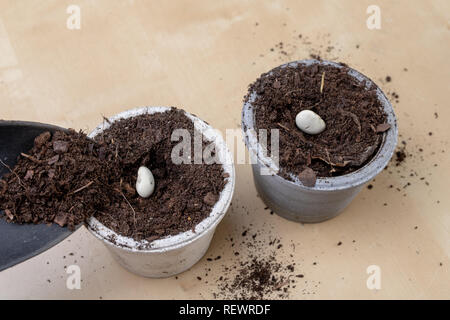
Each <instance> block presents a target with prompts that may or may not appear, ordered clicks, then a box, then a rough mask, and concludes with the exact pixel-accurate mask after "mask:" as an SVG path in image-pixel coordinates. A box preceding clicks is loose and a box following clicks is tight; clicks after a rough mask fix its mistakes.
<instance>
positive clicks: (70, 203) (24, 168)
mask: <svg viewBox="0 0 450 320" xmlns="http://www.w3.org/2000/svg"><path fill="white" fill-rule="evenodd" d="M98 147H99V146H98V145H97V144H95V143H94V142H93V141H92V140H90V139H88V138H87V137H86V135H85V134H83V133H81V132H80V133H78V132H75V131H73V130H69V131H68V132H63V131H57V132H55V133H54V134H53V135H52V134H51V133H50V132H48V131H47V132H44V133H42V134H41V135H39V136H38V137H36V139H35V140H34V147H33V148H32V149H31V150H30V151H29V152H28V153H22V154H21V155H20V156H19V158H18V161H17V164H16V165H15V167H14V168H13V169H12V171H11V172H10V173H7V174H5V175H4V176H3V178H2V180H0V210H4V211H5V217H6V219H7V220H8V221H10V222H14V223H20V224H22V223H52V222H54V223H57V224H59V225H60V226H66V225H68V226H69V228H70V229H74V228H75V226H76V225H78V224H79V223H81V222H83V221H84V220H85V219H86V218H87V217H90V216H92V215H93V214H94V213H95V212H96V211H97V210H98V209H101V208H102V207H103V205H104V203H105V202H107V201H108V193H109V189H107V188H105V186H104V185H103V184H101V183H99V182H98V181H105V178H106V177H108V169H109V168H108V166H107V164H105V163H103V159H102V158H103V157H102V156H101V154H99V149H98Z"/></svg>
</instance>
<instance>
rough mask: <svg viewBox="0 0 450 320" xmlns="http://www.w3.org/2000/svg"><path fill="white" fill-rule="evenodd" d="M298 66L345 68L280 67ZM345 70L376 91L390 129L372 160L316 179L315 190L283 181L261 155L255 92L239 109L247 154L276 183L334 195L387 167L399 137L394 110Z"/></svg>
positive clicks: (362, 77)
mask: <svg viewBox="0 0 450 320" xmlns="http://www.w3.org/2000/svg"><path fill="white" fill-rule="evenodd" d="M299 64H302V65H305V66H308V65H312V64H320V65H332V66H335V67H337V68H344V65H341V64H339V63H336V62H333V61H327V60H316V59H307V60H299V61H292V62H289V63H286V64H283V65H281V66H280V67H281V68H286V67H296V66H298V65H299ZM345 67H347V66H345ZM347 68H349V72H348V74H349V75H351V76H352V77H354V78H355V79H356V80H358V81H359V82H364V81H366V88H369V87H370V86H374V88H376V93H377V97H378V100H379V101H380V103H381V105H382V106H383V109H384V112H385V113H386V116H387V123H389V124H390V125H391V128H390V129H389V130H388V131H387V132H385V133H384V134H383V139H382V141H381V145H380V147H379V148H378V151H377V152H376V154H375V155H373V156H372V158H371V159H370V160H369V162H367V163H366V164H365V165H364V166H363V167H361V168H359V169H357V170H355V171H353V172H350V173H347V174H345V175H341V176H336V177H318V178H317V181H316V185H315V186H314V187H306V186H304V185H303V184H302V183H301V182H300V180H299V179H298V177H297V176H295V175H294V174H292V173H289V175H290V177H291V178H292V181H291V180H288V179H285V178H283V177H281V176H280V175H279V174H278V173H279V167H278V166H277V165H276V164H275V163H274V161H273V160H272V159H271V158H270V157H268V156H267V155H266V154H265V153H264V149H263V148H262V146H261V145H260V144H259V142H258V139H257V132H256V130H255V113H254V110H253V106H252V103H253V102H254V101H255V99H256V96H257V94H256V93H255V92H252V93H251V94H250V97H249V99H248V101H246V102H245V103H244V107H243V109H242V130H243V135H244V141H245V144H246V146H247V148H248V150H249V152H250V154H251V155H252V156H253V157H255V158H256V160H257V161H258V163H259V164H261V165H262V166H264V167H265V168H267V169H268V170H269V172H270V173H271V175H273V176H275V177H276V179H280V180H283V181H284V182H286V183H289V184H292V185H293V186H296V187H298V188H301V189H304V190H311V191H313V190H321V191H336V190H343V189H348V188H352V187H356V186H359V185H361V184H364V183H366V182H367V181H369V180H371V179H372V178H374V177H375V176H376V175H377V174H378V173H380V172H381V171H382V170H383V169H384V168H385V167H386V165H387V164H388V163H389V161H390V159H391V157H392V155H393V154H394V151H395V147H396V145H397V135H398V126H397V120H396V117H395V113H394V109H393V108H392V105H391V103H390V102H389V100H388V99H387V98H386V95H385V94H384V93H383V91H382V90H381V89H380V88H379V87H378V86H377V85H376V84H375V83H374V82H373V81H372V80H371V79H369V78H368V77H366V76H365V75H363V74H361V73H360V72H358V71H356V70H354V69H352V68H350V67H347ZM270 72H272V71H269V73H270Z"/></svg>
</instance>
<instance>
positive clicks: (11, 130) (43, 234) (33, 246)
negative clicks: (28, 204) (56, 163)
mask: <svg viewBox="0 0 450 320" xmlns="http://www.w3.org/2000/svg"><path fill="white" fill-rule="evenodd" d="M57 130H64V131H67V129H64V128H60V127H57V126H53V125H49V124H44V123H38V122H26V121H4V120H0V160H2V162H3V163H4V164H6V165H7V166H9V167H10V168H13V167H14V165H15V164H16V161H17V157H18V156H19V154H20V153H21V152H25V153H26V152H28V151H29V150H30V149H31V148H32V147H33V144H34V138H36V137H37V136H38V135H40V134H41V133H42V132H45V131H50V132H55V131H57ZM4 164H2V163H0V178H1V177H2V176H3V175H4V174H5V173H7V172H9V169H8V168H7V167H5V165H4ZM3 215H4V212H3V211H0V271H2V270H4V269H6V268H9V267H12V266H14V265H16V264H18V263H20V262H22V261H25V260H27V259H29V258H31V257H34V256H35V255H37V254H39V253H41V252H43V251H45V250H47V249H49V248H51V247H53V246H54V245H56V244H58V243H59V242H60V241H62V240H64V239H65V238H66V237H67V236H69V235H70V234H71V233H72V231H70V230H69V229H68V228H66V227H65V228H62V227H60V226H58V225H56V224H52V225H50V226H49V225H47V224H15V223H8V222H6V220H5V219H4V217H3ZM78 227H79V226H78Z"/></svg>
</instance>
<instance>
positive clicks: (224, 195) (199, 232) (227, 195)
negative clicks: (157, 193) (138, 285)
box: [87, 106, 235, 253]
mask: <svg viewBox="0 0 450 320" xmlns="http://www.w3.org/2000/svg"><path fill="white" fill-rule="evenodd" d="M171 109H173V107H157V106H154V107H153V106H151V107H142V108H136V109H131V110H127V111H124V112H121V113H119V114H116V115H114V116H112V117H110V118H108V119H109V123H108V122H107V121H104V122H103V123H101V124H100V125H98V126H97V127H96V128H95V129H94V130H93V131H92V132H91V133H90V134H89V135H88V136H89V137H90V138H94V137H95V136H96V135H98V134H99V133H101V132H102V131H104V130H106V129H107V128H109V127H110V126H111V124H112V123H114V122H115V121H117V120H121V119H127V118H132V117H135V116H138V115H142V114H155V113H163V112H167V111H169V110H171ZM182 111H183V112H184V113H185V115H186V116H187V117H188V118H189V119H191V120H192V122H193V123H194V127H195V129H197V130H198V131H199V132H201V133H202V134H203V136H204V138H206V139H207V140H209V141H214V143H215V144H216V151H217V154H218V157H219V159H220V162H221V164H222V166H223V170H224V172H225V173H228V174H229V177H228V178H227V180H226V184H225V186H224V189H223V190H222V192H221V193H220V196H219V200H218V201H217V202H216V204H215V205H214V206H213V208H212V210H211V213H210V215H209V216H208V217H206V218H205V219H204V220H202V221H201V222H200V223H199V224H197V225H196V226H195V232H193V231H192V230H189V231H186V232H182V233H179V234H176V235H172V236H167V237H164V238H161V239H157V240H154V241H151V242H149V241H147V240H141V241H137V240H135V239H132V238H130V237H125V236H122V235H120V234H118V233H116V232H115V231H113V230H111V229H109V228H107V227H106V226H105V225H103V224H102V223H101V222H100V221H98V220H97V219H96V218H94V217H91V218H89V220H88V223H87V227H88V230H89V231H90V232H91V233H92V234H94V236H96V237H97V238H99V239H100V240H102V241H104V242H106V243H108V244H109V245H111V246H113V247H116V248H120V249H123V250H128V251H133V252H143V253H144V252H164V251H169V250H174V249H178V248H180V247H183V246H186V245H188V244H189V243H191V242H193V241H195V240H196V239H198V238H200V237H202V236H203V235H204V234H205V233H206V232H208V231H209V230H211V229H213V228H215V227H216V226H217V224H218V223H219V222H220V221H221V220H222V218H223V217H224V215H225V213H226V212H227V210H228V207H229V206H230V203H231V198H232V196H233V192H234V186H235V169H234V163H233V158H232V156H231V154H230V152H229V150H228V148H227V146H226V144H225V141H224V140H223V137H222V135H221V134H220V132H218V131H217V130H214V129H213V128H212V127H211V126H210V125H209V124H207V123H206V122H204V121H203V120H201V119H199V118H198V117H196V116H195V115H192V114H190V113H189V112H186V111H184V110H182ZM111 239H114V242H113V241H111Z"/></svg>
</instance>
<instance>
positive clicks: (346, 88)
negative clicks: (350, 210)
mask: <svg viewBox="0 0 450 320" xmlns="http://www.w3.org/2000/svg"><path fill="white" fill-rule="evenodd" d="M350 98H352V99H353V100H351V99H350ZM351 102H353V103H351ZM358 108H361V109H360V110H358ZM370 108H371V109H370ZM374 108H377V109H378V110H377V109H374ZM303 110H311V111H313V112H315V113H316V114H317V115H319V116H320V117H321V119H323V120H324V122H325V129H324V130H323V131H322V132H320V133H316V134H308V133H306V132H305V131H302V130H300V127H299V125H298V123H297V122H296V118H297V117H296V115H298V113H300V112H301V111H303ZM307 112H309V111H307ZM258 113H259V114H258ZM361 117H364V119H363V120H361V119H360V118H361ZM372 118H373V119H372ZM340 119H341V120H340ZM376 121H380V122H381V123H376ZM355 128H356V129H355ZM260 129H266V130H267V131H266V132H267V133H266V138H265V139H263V140H262V139H261V130H260ZM271 129H278V130H277V132H278V135H279V140H277V142H278V143H279V154H278V155H277V154H276V152H275V153H274V152H273V150H272V151H271V147H274V146H275V140H273V138H274V137H275V138H276V136H274V135H273V134H272V131H271ZM242 130H243V136H244V141H245V144H246V146H247V148H248V150H249V153H250V156H251V159H252V169H253V178H254V183H255V186H256V189H257V191H258V193H259V195H260V196H261V198H262V199H263V201H264V202H265V203H266V204H267V206H269V207H270V208H271V209H272V210H273V211H274V212H276V213H277V214H278V215H280V216H282V217H284V218H287V219H289V220H293V221H298V222H306V223H313V222H320V221H324V220H327V219H331V218H333V217H335V216H336V215H338V214H339V213H340V212H342V211H343V209H344V208H345V207H347V206H348V205H349V204H350V202H351V201H352V199H353V198H354V197H355V196H356V195H357V194H358V192H359V191H360V190H361V189H362V187H363V185H364V184H365V183H366V182H368V181H370V180H372V179H373V178H375V176H376V175H377V174H379V173H380V172H381V171H382V170H383V169H384V168H385V167H386V166H387V164H388V163H389V161H390V159H391V157H392V155H393V153H394V150H395V147H396V144H397V135H398V128H397V121H396V117H395V114H394V110H393V108H392V106H391V104H390V103H389V101H388V99H387V98H386V96H385V94H384V93H383V92H382V91H381V89H380V88H379V87H378V86H377V85H376V84H374V83H373V81H371V80H370V79H369V78H367V77H366V76H364V75H362V74H361V73H359V72H358V71H356V70H354V69H351V68H349V67H347V66H345V65H342V64H338V63H334V62H331V61H322V60H320V61H319V60H314V59H312V60H300V61H295V62H291V63H287V64H284V65H281V66H279V67H277V68H275V69H273V70H271V71H269V72H268V73H265V74H263V75H262V76H261V78H259V79H258V80H257V81H256V82H255V83H254V84H252V85H251V86H250V89H249V93H248V95H247V96H246V100H245V103H244V106H243V110H242ZM355 130H356V133H355ZM339 139H340V140H339ZM370 139H372V140H370ZM364 140H365V142H366V144H364V143H363V142H364ZM367 140H369V141H372V143H367ZM346 150H347V151H348V150H350V152H347V154H346Z"/></svg>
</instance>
